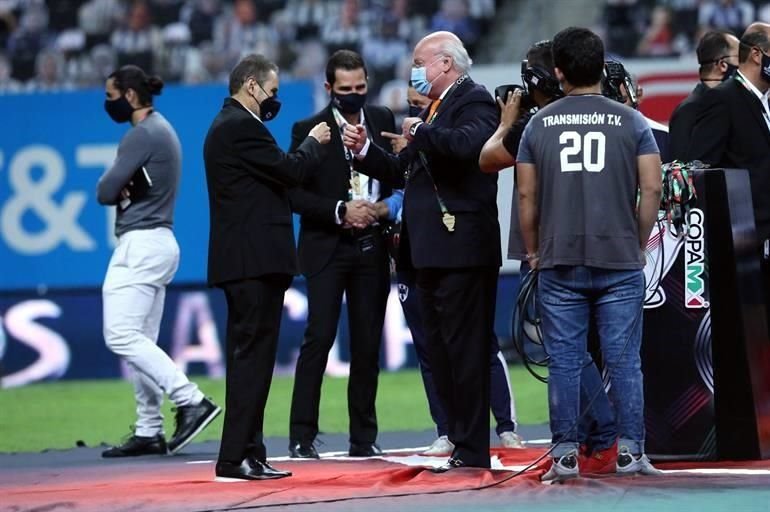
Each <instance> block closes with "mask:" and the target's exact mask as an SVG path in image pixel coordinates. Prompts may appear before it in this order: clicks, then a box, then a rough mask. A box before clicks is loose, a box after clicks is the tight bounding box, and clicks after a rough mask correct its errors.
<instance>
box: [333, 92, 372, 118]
mask: <svg viewBox="0 0 770 512" xmlns="http://www.w3.org/2000/svg"><path fill="white" fill-rule="evenodd" d="M365 103H366V93H364V94H358V93H357V92H351V93H349V94H337V93H335V92H333V93H332V105H334V106H335V107H337V108H338V109H339V111H340V112H342V113H343V114H356V113H357V112H358V111H359V110H361V109H362V108H364V104H365Z"/></svg>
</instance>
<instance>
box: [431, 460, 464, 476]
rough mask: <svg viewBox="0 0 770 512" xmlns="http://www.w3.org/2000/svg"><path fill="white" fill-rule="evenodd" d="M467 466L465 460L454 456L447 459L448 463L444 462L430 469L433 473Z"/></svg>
mask: <svg viewBox="0 0 770 512" xmlns="http://www.w3.org/2000/svg"><path fill="white" fill-rule="evenodd" d="M466 467H468V466H467V465H466V464H465V462H463V461H462V460H460V459H456V458H454V457H452V458H451V459H449V460H448V461H446V464H443V465H441V466H439V467H437V468H431V469H430V471H431V472H432V473H446V472H447V471H449V470H452V469H458V468H466Z"/></svg>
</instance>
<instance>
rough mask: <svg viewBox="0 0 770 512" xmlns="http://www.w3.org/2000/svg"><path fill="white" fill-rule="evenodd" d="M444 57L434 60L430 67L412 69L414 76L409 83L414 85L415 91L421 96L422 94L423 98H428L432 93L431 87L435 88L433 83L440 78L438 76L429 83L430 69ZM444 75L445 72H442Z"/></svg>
mask: <svg viewBox="0 0 770 512" xmlns="http://www.w3.org/2000/svg"><path fill="white" fill-rule="evenodd" d="M441 58H442V57H439V58H438V59H436V60H434V61H433V62H431V63H430V64H428V66H419V67H413V68H412V75H411V76H410V77H409V81H410V82H411V84H412V87H414V90H415V91H417V92H418V93H419V94H422V95H423V96H427V95H428V93H429V92H430V89H431V87H433V81H434V80H436V78H438V75H436V77H435V78H434V79H433V80H431V81H428V67H429V66H432V65H433V64H435V63H436V62H438V61H439V60H440V59H441ZM442 73H443V71H442Z"/></svg>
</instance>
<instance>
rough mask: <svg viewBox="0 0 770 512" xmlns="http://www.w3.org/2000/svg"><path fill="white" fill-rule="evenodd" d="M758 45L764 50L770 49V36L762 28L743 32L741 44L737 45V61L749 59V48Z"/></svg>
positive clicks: (742, 61)
mask: <svg viewBox="0 0 770 512" xmlns="http://www.w3.org/2000/svg"><path fill="white" fill-rule="evenodd" d="M756 47H759V48H761V49H762V50H764V51H768V49H770V38H769V37H768V36H767V33H766V32H765V31H764V30H754V31H752V32H748V33H746V34H743V37H741V44H740V46H739V47H738V61H739V62H740V63H741V64H743V63H744V62H746V61H747V60H749V55H751V49H752V48H756Z"/></svg>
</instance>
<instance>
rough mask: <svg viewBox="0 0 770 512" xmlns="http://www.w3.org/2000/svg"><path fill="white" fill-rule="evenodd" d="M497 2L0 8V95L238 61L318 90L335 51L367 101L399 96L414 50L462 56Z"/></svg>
mask: <svg viewBox="0 0 770 512" xmlns="http://www.w3.org/2000/svg"><path fill="white" fill-rule="evenodd" d="M498 2H499V0H420V1H419V2H415V1H409V0H0V92H17V91H51V90H62V89H63V90H71V89H76V88H84V87H101V86H103V84H104V79H105V77H106V75H107V74H109V73H110V72H111V71H113V70H114V69H116V68H117V67H119V66H121V65H124V64H137V65H139V66H141V67H142V68H143V69H145V70H146V71H147V72H148V73H157V74H159V75H161V77H162V78H163V79H164V80H165V81H166V82H170V83H175V82H176V83H186V84H199V83H209V82H219V83H224V82H225V80H226V77H227V75H228V74H229V72H230V70H231V68H232V67H233V66H234V64H235V63H236V62H237V61H238V60H239V59H240V58H241V57H242V56H244V55H246V54H249V53H261V54H263V55H265V56H267V57H268V58H270V59H271V60H273V61H274V62H276V63H278V65H279V66H280V68H281V76H282V77H285V78H309V79H312V80H314V81H316V82H320V83H321V84H322V83H323V67H324V64H325V62H326V60H327V56H328V55H329V54H330V53H331V52H333V51H334V50H337V49H339V48H349V49H352V50H356V51H359V52H360V53H361V54H362V55H363V56H364V58H365V60H366V62H367V65H368V68H369V75H370V84H371V86H372V87H373V88H374V89H375V90H374V91H372V92H373V93H377V92H378V91H379V89H381V88H382V86H383V84H387V83H388V82H389V81H394V80H396V81H398V82H399V84H400V88H401V89H403V88H405V84H406V81H405V78H406V77H407V76H408V67H409V61H410V56H411V50H412V48H413V47H414V44H415V43H416V41H418V40H419V39H420V38H421V37H422V36H424V35H425V34H427V33H428V32H430V31H433V30H451V31H452V32H454V33H456V34H457V35H458V36H460V37H461V38H462V39H463V40H464V41H465V43H466V46H468V47H469V49H470V50H471V53H472V54H473V49H474V45H475V44H476V43H477V41H478V40H479V38H480V36H481V34H483V33H484V31H485V30H486V29H487V28H488V27H489V25H490V22H491V20H492V18H493V16H494V14H495V11H496V8H497V3H498ZM386 94H387V91H386Z"/></svg>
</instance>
